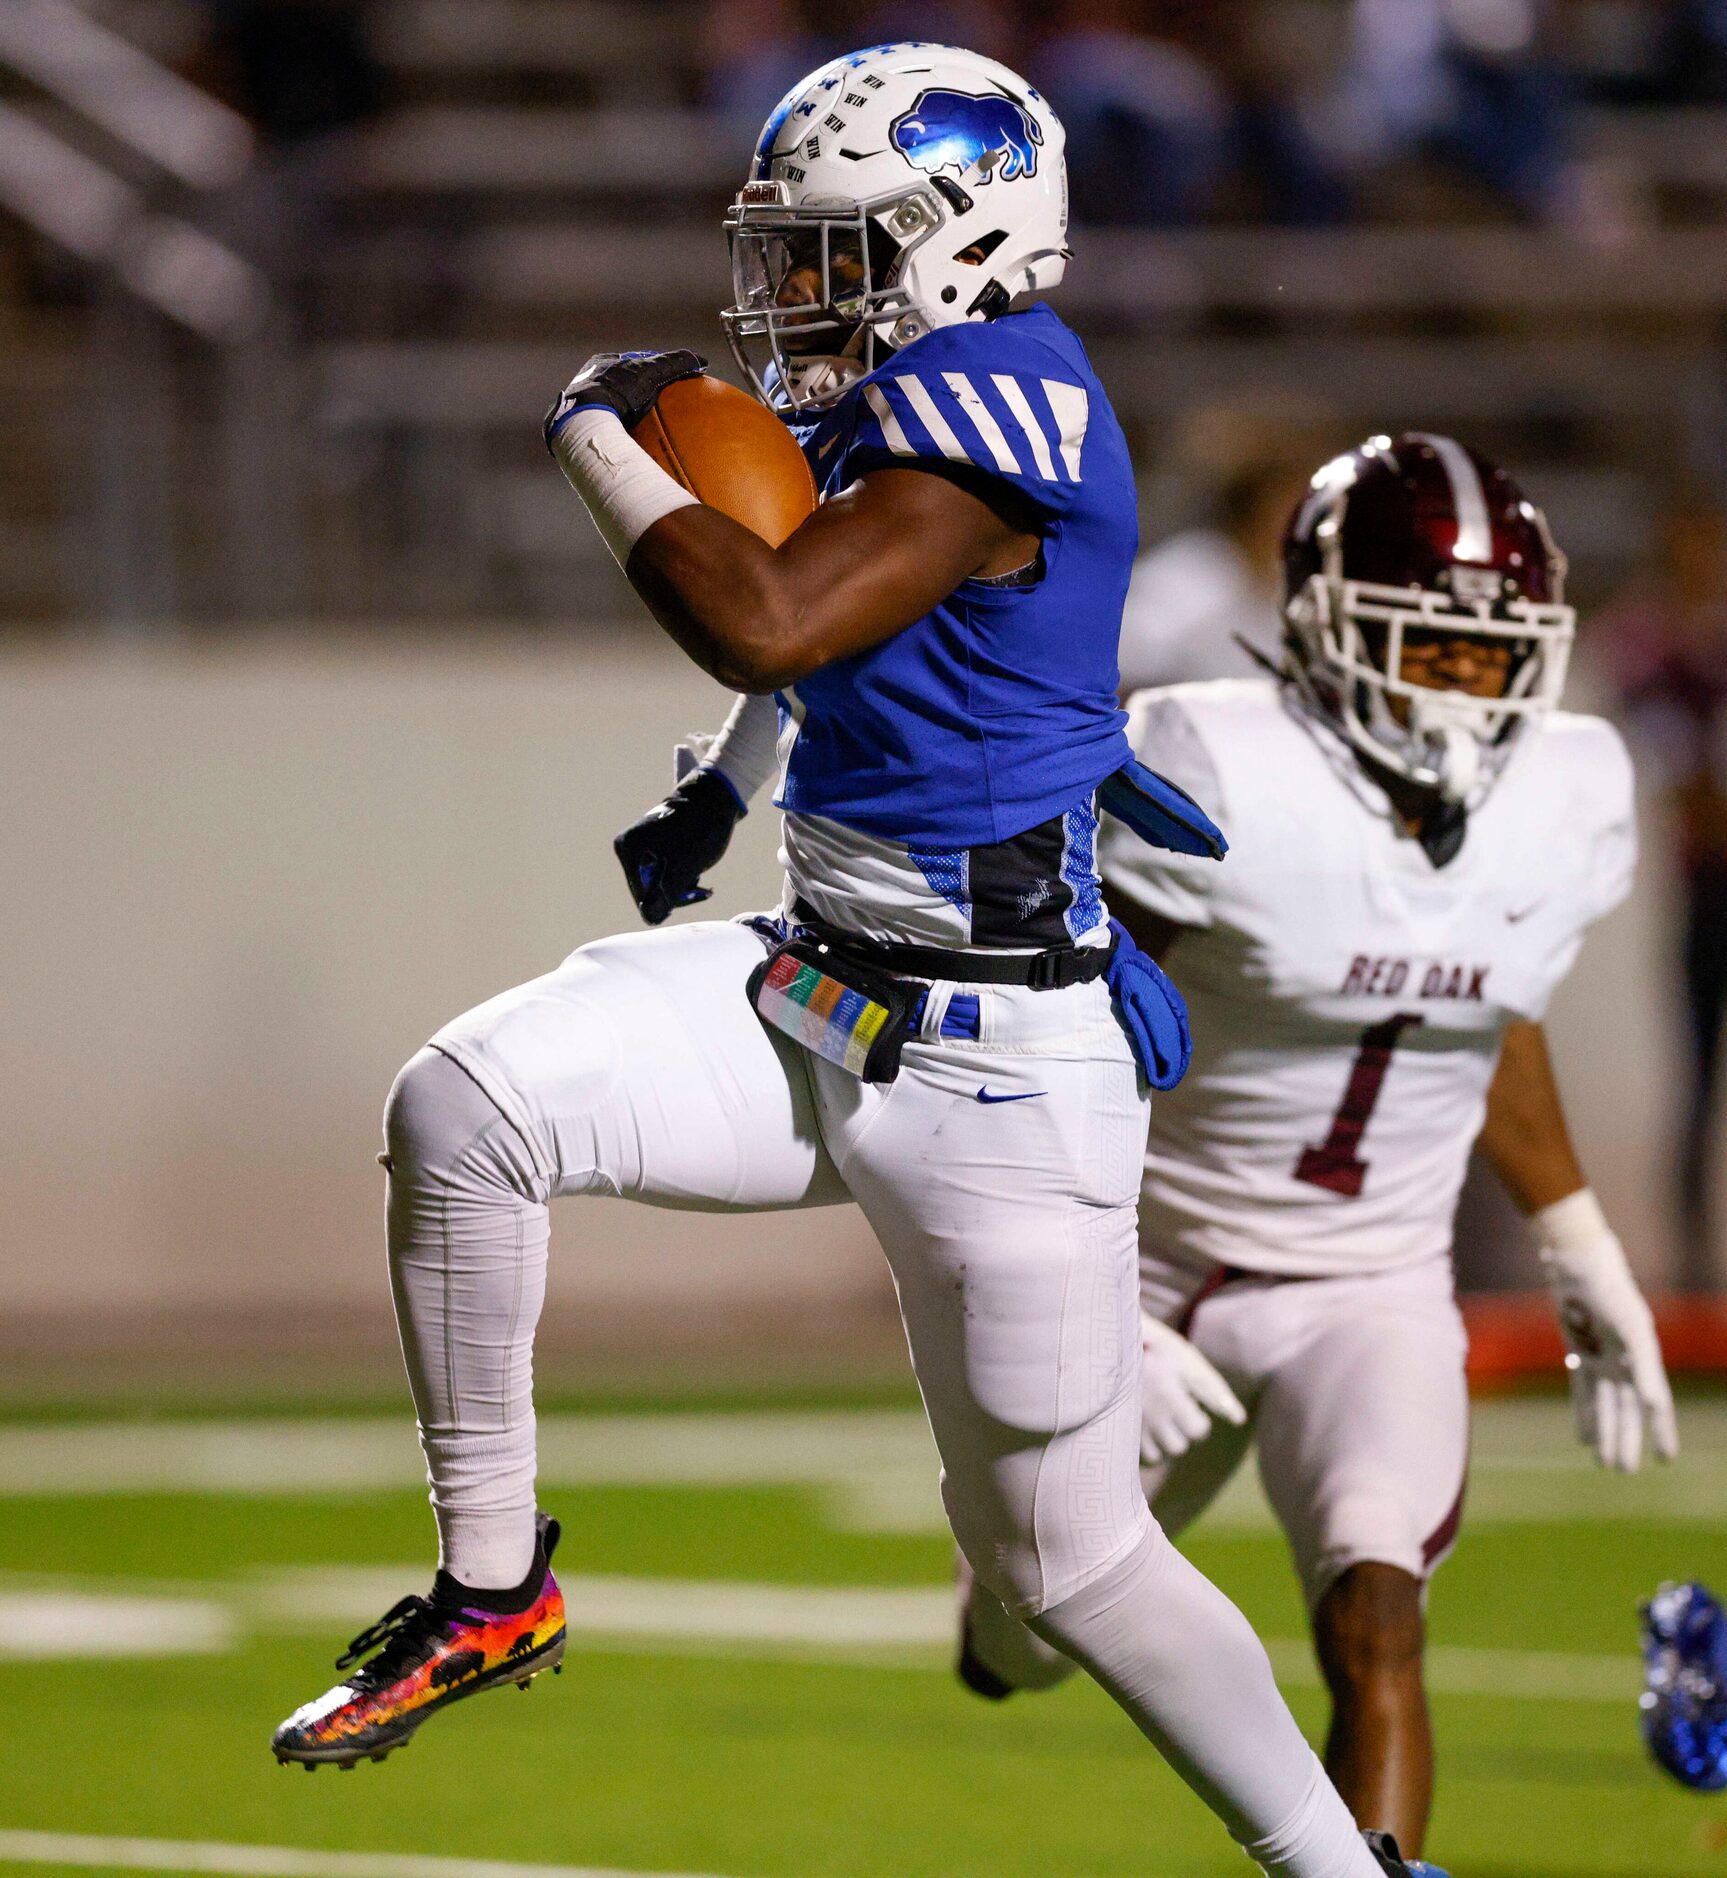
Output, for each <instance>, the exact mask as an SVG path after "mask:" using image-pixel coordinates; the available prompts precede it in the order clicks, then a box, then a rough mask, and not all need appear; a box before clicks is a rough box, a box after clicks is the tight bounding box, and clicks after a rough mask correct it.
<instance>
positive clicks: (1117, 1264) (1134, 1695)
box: [385, 923, 1376, 1878]
mask: <svg viewBox="0 0 1727 1878" xmlns="http://www.w3.org/2000/svg"><path fill="white" fill-rule="evenodd" d="M761 957H762V942H761V940H760V939H759V938H758V937H757V935H756V934H755V933H754V932H753V931H751V930H750V929H749V928H748V927H745V926H742V925H735V924H721V923H710V924H702V925H691V926H684V927H679V928H674V929H672V930H669V931H662V932H652V933H642V934H635V935H631V936H629V937H626V938H619V939H610V940H606V941H603V942H601V943H599V944H596V945H592V946H586V947H584V948H583V949H582V950H580V951H578V952H576V953H575V954H573V955H572V956H571V957H570V958H569V959H567V960H566V961H565V962H564V964H563V965H562V966H560V967H559V968H558V970H556V971H554V972H551V973H549V974H548V975H547V976H545V977H544V978H540V979H536V980H534V981H533V982H532V983H530V984H527V985H524V986H521V987H520V988H519V989H517V990H515V991H511V992H507V993H505V994H504V995H503V996H502V997H499V998H494V999H492V1000H491V1001H490V1002H489V1003H486V1004H483V1005H481V1006H479V1007H478V1008H477V1009H476V1010H474V1011H471V1012H469V1013H468V1015H467V1016H465V1017H462V1018H459V1019H457V1020H456V1022H455V1023H453V1024H451V1025H449V1026H448V1027H447V1028H446V1029H445V1030H443V1031H440V1032H439V1033H438V1035H437V1036H436V1037H435V1038H434V1039H433V1041H432V1046H431V1047H430V1048H429V1049H427V1050H424V1051H422V1052H421V1053H420V1054H419V1055H418V1056H416V1057H415V1058H414V1059H413V1061H412V1062H410V1063H409V1064H408V1066H407V1068H406V1069H405V1070H404V1071H403V1072H402V1074H401V1076H400V1077H399V1078H398V1079H397V1082H396V1086H395V1088H394V1089H393V1091H392V1092H391V1096H390V1102H389V1106H388V1109H387V1112H386V1116H385V1135H386V1142H387V1148H388V1154H387V1164H388V1166H389V1168H390V1175H391V1178H390V1190H389V1241H390V1265H391V1273H392V1280H393V1284H394V1288H395V1296H396V1304H397V1311H398V1316H399V1319H400V1323H401V1330H402V1344H403V1349H404V1353H405V1355H406V1358H407V1364H408V1370H409V1374H410V1377H411V1379H412V1383H413V1388H414V1398H415V1403H416V1406H417V1408H418V1411H419V1417H420V1427H421V1437H422V1442H423V1445H424V1447H425V1452H426V1459H427V1465H428V1471H429V1474H430V1477H431V1483H432V1499H433V1504H434V1507H435V1509H436V1512H437V1517H438V1526H439V1532H440V1537H441V1542H442V1563H443V1565H444V1566H445V1568H446V1569H447V1570H449V1571H450V1572H452V1573H453V1574H454V1575H455V1576H456V1577H457V1578H458V1579H460V1580H462V1581H463V1582H464V1583H468V1584H472V1585H478V1586H490V1585H508V1584H514V1583H516V1582H518V1581H519V1580H520V1579H521V1578H522V1577H523V1575H524V1574H525V1572H526V1571H527V1569H528V1565H529V1563H530V1559H531V1555H532V1548H533V1540H534V1525H533V1519H534V1416H533V1404H532V1394H531V1389H532V1348H533V1336H534V1326H535V1323H536V1321H537V1319H538V1315H539V1310H540V1305H541V1301H542V1299H543V1296H544V1290H545V1276H546V1258H547V1246H548V1239H549V1222H548V1214H547V1208H548V1203H549V1202H550V1201H551V1200H552V1199H553V1198H554V1197H557V1196H562V1195H585V1196H590V1198H591V1199H593V1200H597V1199H598V1197H599V1196H620V1195H621V1196H624V1197H628V1198H633V1199H639V1200H645V1201H648V1202H650V1203H652V1204H656V1205H661V1206H673V1207H687V1208H690V1209H692V1210H696V1211H713V1210H717V1209H722V1208H725V1209H729V1208H739V1209H762V1208H777V1207H805V1206H808V1207H815V1206H820V1205H823V1204H827V1203H830V1202H833V1201H837V1200H841V1199H844V1198H846V1197H847V1196H848V1195H849V1196H850V1197H851V1198H853V1199H855V1200H856V1201H857V1202H858V1204H859V1205H860V1206H861V1207H862V1209H863V1211H864V1214H865V1216H866V1217H867V1218H868V1220H869V1222H870V1225H871V1226H872V1227H873V1228H874V1230H875V1232H876V1234H877V1236H878V1238H879V1239H880V1240H881V1243H882V1246H883V1248H884V1250H885V1251H886V1253H887V1257H888V1261H889V1264H890V1265H891V1267H892V1270H893V1276H894V1282H895V1284H896V1286H897V1287H898V1292H899V1300H900V1308H901V1311H902V1314H903V1317H904V1320H905V1329H906V1336H907V1340H908V1342H909V1344H910V1346H911V1353H912V1360H913V1363H914V1366H915V1368H916V1371H917V1377H918V1383H919V1386H920V1388H921V1389H922V1392H923V1397H924V1403H925V1406H926V1408H927V1410H928V1413H929V1418H930V1424H931V1427H932V1428H933V1430H934V1433H935V1438H936V1445H937V1447H938V1448H939V1450H940V1454H941V1460H942V1470H943V1471H942V1493H943V1497H944V1499H945V1502H946V1505H947V1509H948V1514H949V1517H950V1518H951V1520H952V1523H953V1529H954V1533H955V1536H956V1537H957V1539H958V1541H959V1544H960V1546H961V1548H962V1549H963V1551H964V1552H965V1555H966V1557H967V1559H968V1560H969V1561H970V1563H971V1565H972V1568H973V1569H974V1571H975V1572H976V1574H977V1576H978V1578H979V1580H980V1581H981V1582H982V1583H984V1584H986V1585H987V1586H988V1587H989V1588H990V1589H991V1590H992V1591H993V1592H994V1593H995V1594H996V1596H997V1597H999V1598H1000V1599H1001V1600H1002V1602H1003V1603H1004V1605H1006V1606H1007V1607H1008V1608H1009V1609H1011V1610H1012V1611H1014V1612H1015V1614H1016V1615H1018V1616H1019V1617H1021V1618H1023V1619H1025V1620H1026V1621H1027V1622H1029V1623H1031V1624H1032V1625H1033V1626H1035V1628H1036V1629H1037V1631H1038V1633H1039V1634H1040V1635H1042V1636H1043V1637H1045V1638H1046V1639H1047V1640H1048V1641H1049V1642H1051V1643H1053V1644H1054V1645H1055V1646H1056V1647H1058V1648H1059V1649H1061V1650H1062V1651H1064V1652H1065V1653H1067V1654H1068V1655H1070V1656H1072V1657H1074V1658H1075V1659H1076V1660H1077V1661H1078V1662H1080V1663H1081V1664H1082V1665H1083V1666H1084V1667H1085V1668H1086V1669H1087V1670H1089V1671H1090V1672H1091V1674H1092V1675H1093V1676H1095V1677H1096V1678H1097V1680H1098V1681H1099V1682H1101V1683H1102V1684H1103V1686H1104V1687H1105V1688H1106V1689H1108V1690H1109V1692H1110V1694H1111V1695H1113V1696H1114V1697H1115V1699H1116V1700H1117V1701H1118V1702H1119V1703H1120V1704H1121V1705H1122V1707H1123V1708H1125V1709H1126V1710H1127V1712H1128V1713H1129V1715H1130V1716H1132V1718H1133V1720H1134V1721H1135V1722H1136V1723H1137V1724H1138V1725H1139V1727H1140V1728H1141V1729H1142V1730H1143V1731H1144V1732H1145V1733H1146V1734H1147V1735H1148V1736H1149V1737H1150V1738H1151V1740H1152V1741H1153V1742H1155V1743H1156V1745H1157V1746H1158V1747H1159V1749H1160V1750H1161V1751H1162V1752H1163V1753H1164V1754H1165V1755H1166V1757H1167V1758H1168V1759H1169V1760H1170V1761H1171V1763H1172V1764H1173V1765H1174V1766H1175V1767H1176V1769H1177V1770H1178V1771H1179V1772H1180V1773H1181V1775H1182V1777H1183V1778H1184V1779H1185V1780H1187V1782H1188V1783H1189V1784H1190V1785H1191V1786H1192V1787H1194V1789H1195V1790H1196V1791H1197V1792H1198V1793H1199V1794H1200V1795H1201V1796H1202V1797H1203V1798H1204V1799H1205V1800H1206V1801H1207V1802H1208V1803H1209V1804H1210V1805H1211V1806H1212V1808H1213V1809H1214V1810H1215V1811H1216V1812H1217V1813H1218V1814H1219V1816H1220V1817H1221V1818H1222V1819H1223V1821H1224V1822H1225V1824H1226V1825H1227V1826H1228V1827H1229V1830H1230V1831H1231V1833H1232V1834H1233V1835H1234V1836H1235V1838H1236V1839H1237V1840H1238V1841H1239V1842H1240V1843H1241V1844H1242V1845H1243V1846H1245V1847H1246V1848H1247V1849H1248V1851H1249V1852H1250V1854H1251V1855H1252V1856H1253V1857H1255V1858H1256V1859H1258V1860H1260V1861H1261V1863H1262V1864H1263V1866H1264V1868H1265V1869H1266V1870H1268V1871H1272V1872H1276V1873H1283V1874H1289V1878H1374V1874H1375V1871H1376V1867H1375V1866H1374V1864H1373V1862H1372V1860H1371V1859H1370V1858H1369V1856H1368V1854H1367V1853H1366V1852H1365V1850H1364V1849H1363V1848H1362V1846H1361V1844H1360V1841H1359V1839H1358V1837H1357V1836H1356V1834H1355V1831H1354V1827H1353V1824H1352V1822H1351V1821H1350V1820H1349V1817H1348V1814H1347V1812H1346V1811H1345V1810H1344V1808H1343V1805H1342V1802H1341V1801H1340V1800H1339V1799H1338V1798H1337V1795H1336V1793H1335V1791H1334V1790H1333V1789H1332V1787H1331V1785H1330V1783H1329V1781H1328V1780H1327V1779H1326V1777H1325V1775H1324V1772H1323V1770H1322V1769H1321V1768H1320V1766H1319V1763H1318V1760H1317V1759H1316V1757H1315V1756H1314V1754H1313V1752H1312V1750H1311V1748H1310V1747H1309V1746H1308V1744H1307V1743H1306V1741H1305V1740H1304V1739H1303V1738H1302V1736H1301V1734H1300V1732H1299V1731H1298V1730H1297V1728H1296V1726H1295V1723H1294V1721H1293V1720H1292V1718H1291V1717H1290V1715H1289V1713H1288V1710H1287V1709H1286V1708H1285V1706H1284V1704H1283V1701H1282V1698H1281V1697H1280V1696H1279V1694H1278V1692H1277V1689H1276V1686H1275V1684H1274V1683H1273V1681H1272V1676H1271V1669H1270V1665H1269V1663H1268V1662H1267V1659H1266V1656H1265V1652H1264V1650H1263V1649H1262V1648H1261V1646H1260V1644H1259V1642H1258V1640H1257V1639H1256V1638H1255V1637H1254V1635H1253V1633H1252V1631H1251V1630H1250V1629H1249V1627H1248V1625H1247V1623H1246V1620H1245V1619H1244V1618H1242V1616H1241V1615H1240V1613H1239V1612H1237V1611H1236V1610H1235V1608H1234V1606H1233V1605H1231V1604H1230V1603H1229V1601H1228V1600H1227V1599H1226V1598H1224V1597H1223V1595H1222V1594H1221V1593H1220V1592H1218V1591H1217V1590H1216V1589H1215V1588H1214V1587H1213V1586H1212V1585H1211V1584H1210V1583H1209V1582H1208V1581H1207V1580H1206V1579H1204V1578H1203V1577H1202V1576H1201V1575H1200V1574H1199V1573H1198V1572H1197V1571H1196V1570H1195V1569H1194V1568H1193V1567H1192V1566H1191V1565H1189V1564H1188V1563H1187V1562H1186V1561H1185V1560H1184V1559H1183V1558H1182V1557H1181V1556H1180V1554H1179V1553H1178V1552H1176V1550H1175V1549H1174V1547H1173V1546H1172V1545H1171V1544H1170V1543H1169V1541H1168V1540H1167V1539H1166V1538H1165V1537H1164V1535H1163V1533H1162V1532H1161V1531H1160V1529H1159V1528H1158V1527H1157V1525H1156V1523H1155V1522H1154V1521H1153V1519H1152V1518H1151V1515H1150V1513H1149V1511H1148V1509H1147V1507H1146V1503H1145V1496H1144V1494H1143V1492H1142V1491H1141V1488H1140V1481H1139V1466H1138V1462H1139V1292H1138V1272H1137V1252H1138V1248H1137V1242H1136V1234H1135V1213H1136V1202H1137V1198H1138V1186H1139V1172H1140V1165H1141V1159H1142V1156H1143V1153H1144V1147H1145V1135H1146V1124H1147V1114H1148V1110H1147V1106H1146V1102H1145V1099H1144V1097H1143V1094H1142V1092H1141V1087H1140V1083H1139V1079H1138V1076H1137V1073H1136V1070H1135V1066H1134V1063H1133V1060H1132V1057H1131V1054H1130V1052H1129V1049H1128V1045H1127V1042H1126V1038H1125V1036H1124V1035H1123V1033H1122V1030H1121V1028H1120V1025H1119V1024H1118V1022H1117V1020H1116V1018H1115V1016H1114V1013H1113V1011H1112V1008H1111V1003H1110V996H1109V992H1108V989H1107V987H1106V986H1105V985H1104V984H1103V983H1102V982H1101V981H1099V982H1097V983H1094V984H1089V985H1081V986H1075V987H1073V988H1071V989H1069V990H1065V991H1043V992H1038V991H1030V990H1022V989H1008V988H1002V987H999V986H987V985H983V986H965V987H958V988H956V987H950V986H946V985H941V986H937V987H936V988H935V991H934V993H932V996H931V1001H930V1009H929V1011H928V1012H927V1013H926V1016H925V1019H924V1028H923V1033H922V1035H921V1036H920V1038H919V1039H918V1040H916V1041H914V1042H912V1043H910V1044H908V1046H907V1047H906V1050H905V1056H904V1063H903V1067H902V1069H901V1071H900V1074H899V1077H898V1078H897V1080H896V1081H894V1082H893V1083H892V1084H890V1085H886V1086H879V1085H874V1084H866V1083H862V1082H860V1081H858V1080H857V1079H856V1078H855V1077H853V1076H851V1075H849V1074H847V1073H846V1072H845V1071H844V1070H841V1069H838V1068H836V1067H834V1066H833V1065H831V1064H829V1063H826V1062H824V1061H823V1060H821V1059H819V1058H817V1057H814V1056H812V1055H810V1054H808V1053H807V1052H805V1051H804V1050H803V1049H801V1048H800V1047H799V1046H797V1045H796V1044H793V1043H792V1042H790V1041H789V1040H788V1039H786V1038H784V1037H781V1036H779V1035H778V1034H777V1033H774V1032H772V1031H770V1030H769V1029H768V1028H767V1027H766V1026H764V1025H763V1024H762V1022H761V1021H760V1020H759V1019H758V1018H757V1016H756V1014H755V1012H754V1011H753V1010H752V1009H751V1007H750V1005H749V1002H748V999H747V998H746V996H745V992H744V983H745V980H746V979H747V977H748V975H749V973H750V971H751V969H752V968H753V967H754V966H755V965H756V964H757V963H758V962H759V961H760V959H761ZM955 989H963V990H964V991H966V992H968V993H972V994H974V995H975V996H976V997H977V998H978V1000H979V1013H980V1014H979V1024H978V1029H979V1035H978V1037H977V1039H976V1040H975V1041H970V1040H956V1039H952V1038H942V1037H941V1036H940V1034H939V1031H940V1024H941V1017H942V1013H943V1010H944V1009H945V1007H946V1004H947V1001H948V998H949V996H950V994H951V992H952V991H953V990H955ZM980 1092H982V1093H987V1094H988V1095H990V1096H992V1097H996V1098H1002V1097H1007V1098H1013V1099H1009V1100H999V1099H998V1100H993V1101H988V1102H985V1101H981V1100H980V1099H979V1096H980ZM814 1229H815V1230H818V1231H819V1225H816V1226H815V1228H814ZM584 1230H586V1231H589V1232H594V1233H603V1232H604V1231H605V1224H604V1221H603V1219H602V1218H599V1217H597V1216H591V1214H590V1209H589V1208H586V1207H582V1208H577V1209H574V1211H573V1213H572V1217H571V1220H570V1236H571V1238H572V1239H573V1240H574V1242H575V1244H574V1247H573V1253H572V1255H573V1256H576V1257H580V1242H581V1235H582V1233H583V1231H584Z"/></svg>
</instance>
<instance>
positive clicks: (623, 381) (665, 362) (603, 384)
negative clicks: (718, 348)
mask: <svg viewBox="0 0 1727 1878" xmlns="http://www.w3.org/2000/svg"><path fill="white" fill-rule="evenodd" d="M707 369H708V362H707V360H706V359H704V358H702V357H701V355H700V354H699V353H695V352H682V351H680V352H596V353H595V354H594V356H593V357H592V358H591V359H589V360H588V362H587V364H586V365H584V366H583V367H582V369H581V370H580V371H579V372H577V374H576V375H575V377H574V378H572V379H571V380H570V382H569V383H568V384H567V385H566V386H565V387H564V388H563V390H562V391H561V392H560V393H559V394H558V396H557V397H556V398H555V399H554V400H553V401H552V408H551V409H550V410H549V411H548V412H547V413H546V421H545V424H544V426H543V429H544V432H545V438H546V448H547V449H548V450H551V451H552V454H553V455H554V456H556V454H557V451H556V450H555V449H554V448H553V446H554V443H555V441H556V439H557V435H558V432H559V431H560V430H561V429H562V428H563V427H564V425H565V424H566V423H567V422H568V421H569V420H570V419H571V418H572V417H574V416H575V414H576V413H577V412H578V411H587V410H593V409H596V408H598V409H600V410H605V411H610V412H612V413H613V414H614V415H615V416H617V417H620V418H622V419H623V422H624V428H625V429H626V430H630V429H633V428H634V427H635V426H636V425H637V424H639V423H640V422H641V421H642V419H643V418H644V417H646V416H647V414H648V413H649V411H651V410H652V409H653V408H654V400H655V399H656V398H657V397H658V396H659V395H660V393H661V392H662V391H664V390H665V388H666V387H667V385H675V384H676V383H677V382H678V380H679V379H680V378H699V377H700V376H701V375H702V373H703V372H705V371H706V370H707Z"/></svg>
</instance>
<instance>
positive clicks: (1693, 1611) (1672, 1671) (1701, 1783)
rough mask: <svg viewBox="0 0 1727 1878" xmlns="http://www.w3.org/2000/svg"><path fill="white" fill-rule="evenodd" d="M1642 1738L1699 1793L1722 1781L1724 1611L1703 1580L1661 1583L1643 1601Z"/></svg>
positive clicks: (1726, 1667) (1726, 1703)
mask: <svg viewBox="0 0 1727 1878" xmlns="http://www.w3.org/2000/svg"><path fill="white" fill-rule="evenodd" d="M1643 1675H1644V1690H1643V1695H1642V1698H1641V1700H1640V1701H1639V1703H1638V1707H1639V1709H1640V1710H1641V1712H1642V1722H1643V1739H1644V1741H1645V1742H1646V1743H1647V1744H1648V1747H1649V1752H1650V1753H1651V1754H1652V1755H1653V1756H1654V1757H1655V1759H1656V1761H1657V1762H1658V1763H1659V1764H1660V1765H1661V1766H1662V1767H1665V1768H1666V1770H1667V1771H1668V1773H1670V1774H1671V1775H1672V1776H1673V1778H1674V1779H1675V1780H1677V1781H1678V1782H1680V1784H1681V1785H1682V1786H1687V1787H1694V1788H1695V1789H1696V1790H1697V1791H1698V1792H1699V1793H1719V1792H1720V1791H1721V1789H1722V1788H1723V1787H1727V1612H1724V1611H1723V1610H1722V1608H1721V1606H1720V1604H1719V1603H1718V1602H1717V1601H1716V1599H1715V1598H1714V1597H1712V1596H1711V1595H1710V1593H1709V1592H1708V1590H1706V1589H1705V1587H1704V1586H1702V1585H1700V1584H1685V1585H1672V1584H1669V1585H1663V1586H1662V1587H1661V1589H1660V1590H1659V1591H1657V1592H1656V1594H1655V1595H1654V1597H1652V1598H1651V1599H1650V1600H1649V1602H1648V1603H1647V1604H1646V1605H1644V1607H1643Z"/></svg>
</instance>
